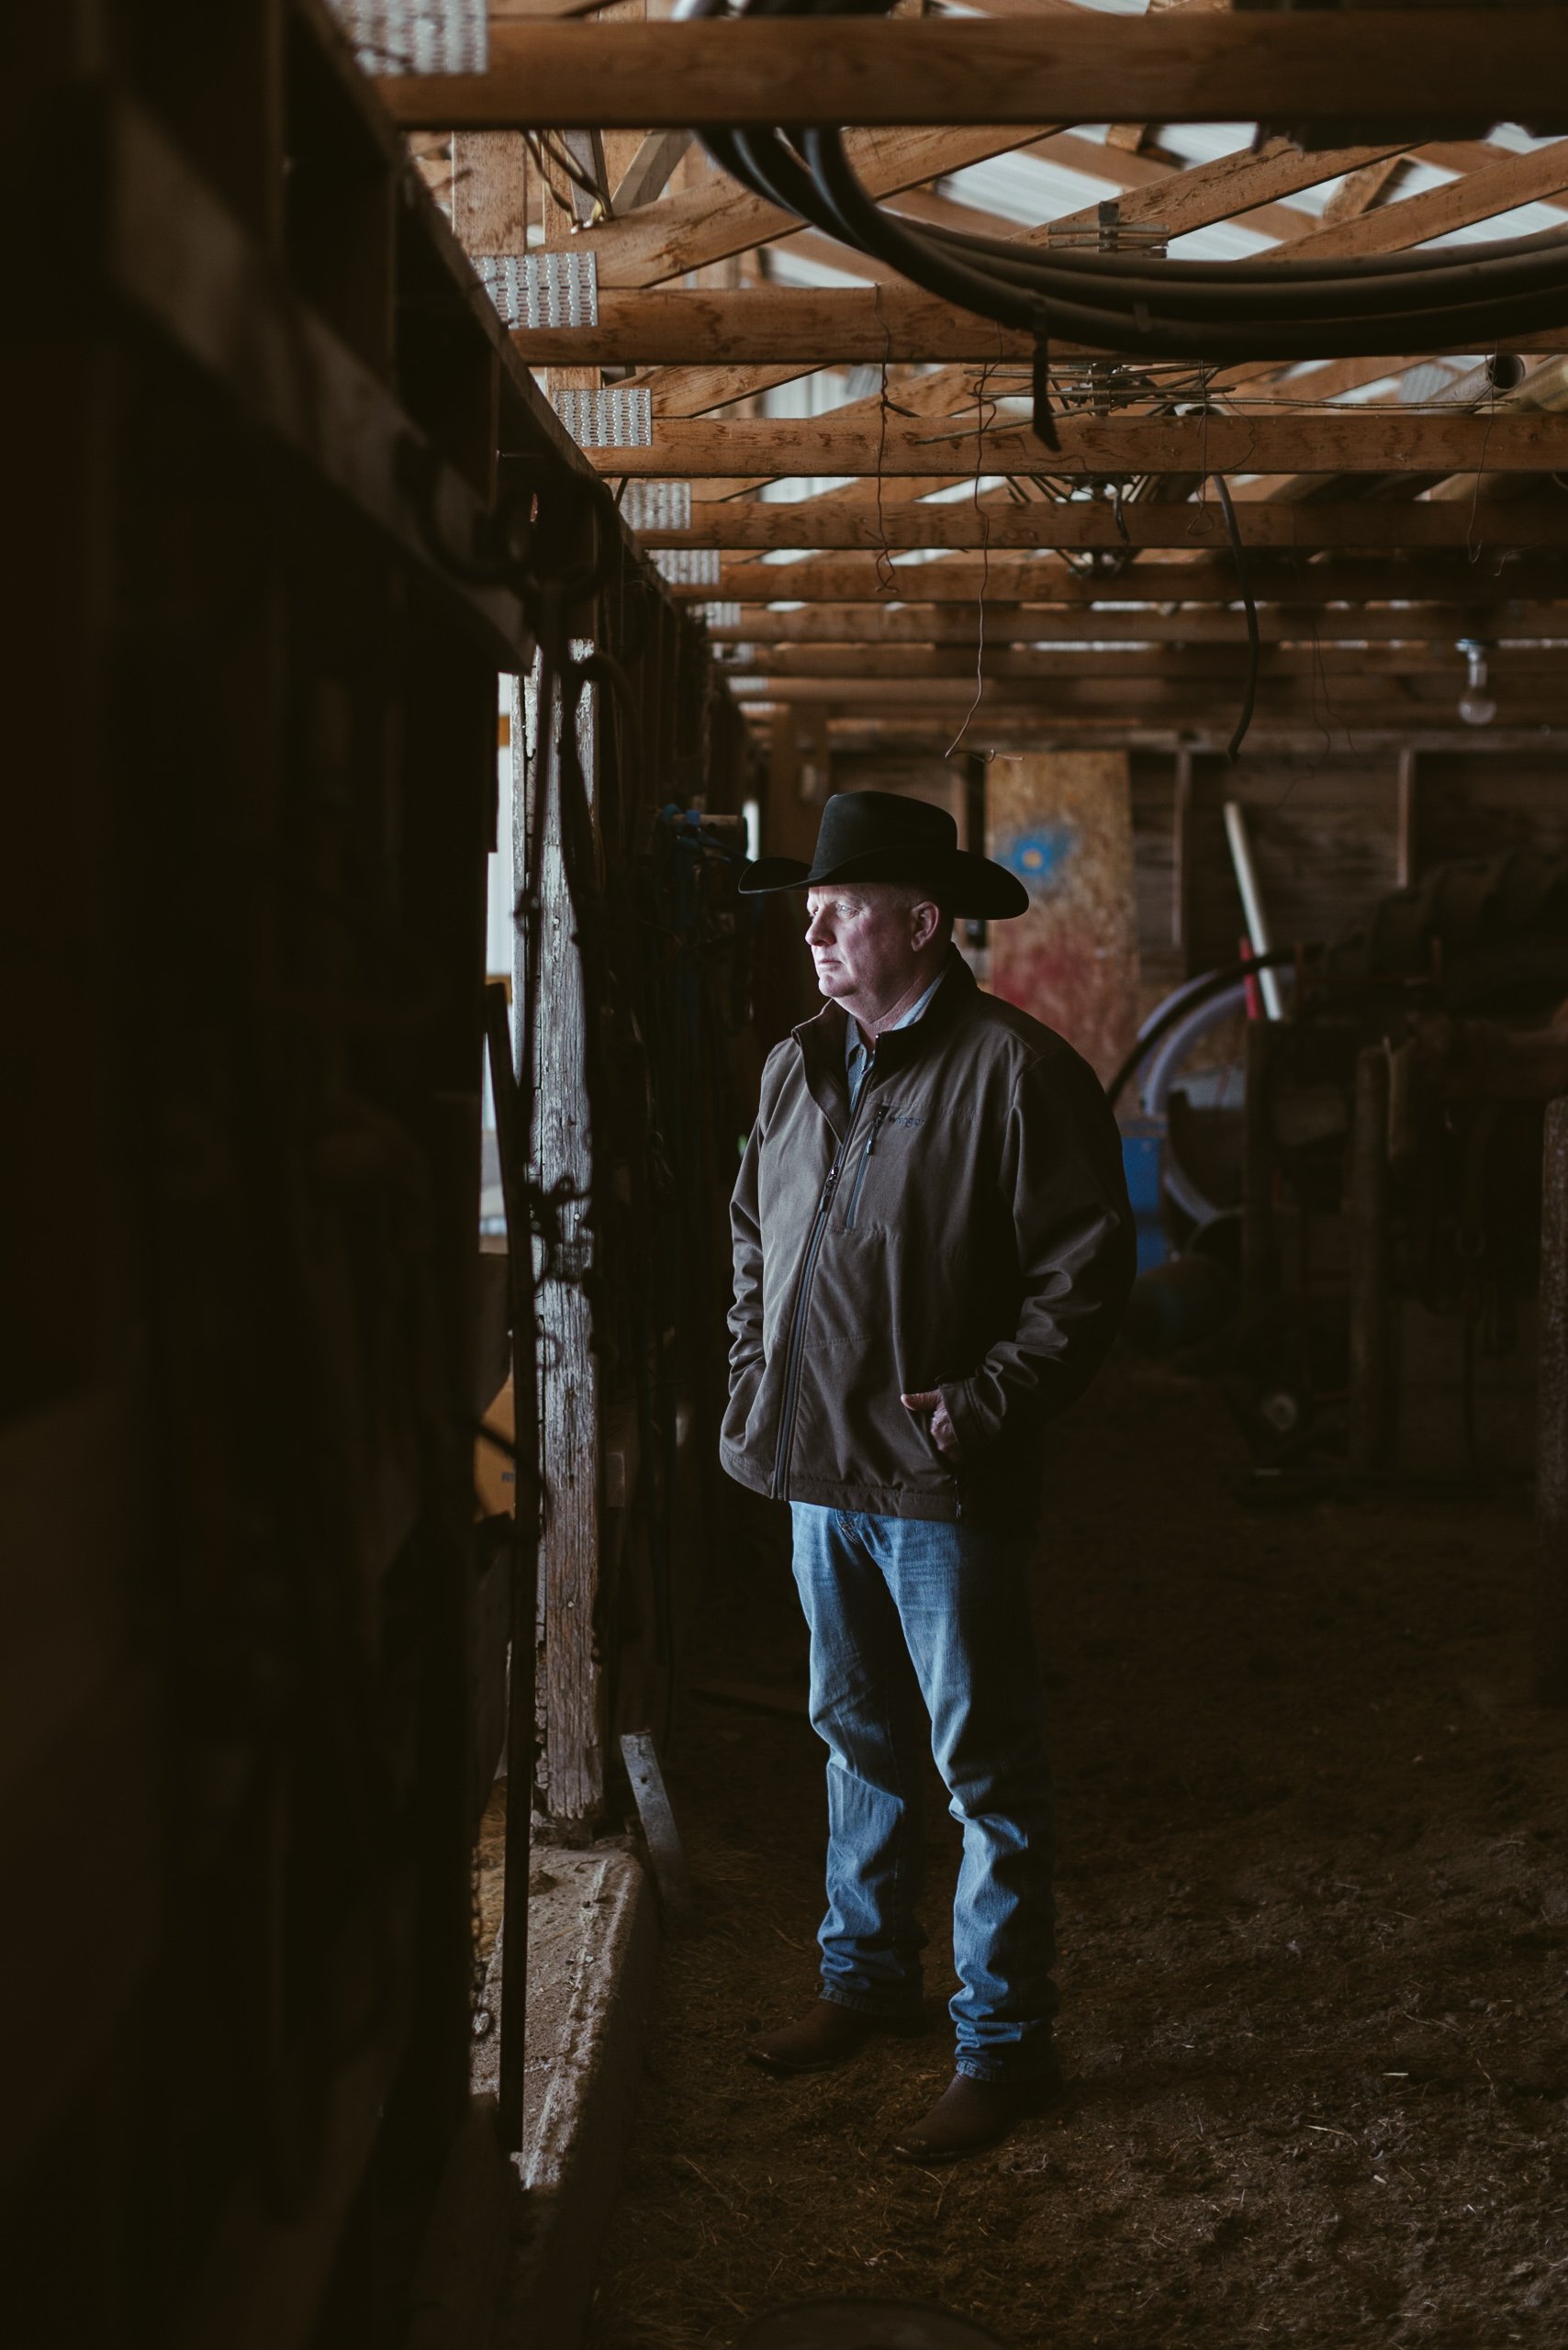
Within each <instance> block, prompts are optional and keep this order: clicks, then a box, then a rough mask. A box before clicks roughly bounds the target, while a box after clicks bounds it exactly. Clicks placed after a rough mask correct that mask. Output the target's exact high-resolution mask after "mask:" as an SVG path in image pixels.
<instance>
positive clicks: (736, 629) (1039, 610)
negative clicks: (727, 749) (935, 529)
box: [708, 580, 1568, 656]
mask: <svg viewBox="0 0 1568 2350" xmlns="http://www.w3.org/2000/svg"><path fill="white" fill-rule="evenodd" d="M1231 584H1232V587H1233V588H1234V585H1235V583H1234V580H1233V581H1232V583H1231ZM1483 611H1484V613H1485V620H1484V622H1483V621H1480V620H1479V619H1478V614H1480V613H1481V612H1483ZM980 625H981V623H980V610H979V599H978V597H977V598H973V599H970V600H969V602H967V603H964V604H899V605H893V606H888V605H885V604H819V605H811V604H808V605H806V606H804V607H803V608H802V609H801V610H799V611H779V612H775V611H768V610H748V611H747V612H746V614H745V617H744V618H743V619H741V620H738V621H719V622H716V623H713V624H711V625H710V628H709V631H708V633H709V636H710V638H711V640H712V642H713V643H716V644H749V645H783V644H815V645H826V644H836V645H856V646H863V647H864V646H873V645H900V646H909V645H920V646H926V645H938V644H964V645H973V644H975V643H977V642H978V641H979V636H980ZM1483 628H1484V632H1485V633H1486V634H1487V635H1488V636H1489V637H1491V638H1493V639H1494V640H1495V642H1498V643H1508V644H1525V643H1553V644H1556V645H1557V646H1559V647H1561V648H1562V652H1563V654H1564V655H1565V656H1568V601H1565V602H1563V603H1561V604H1523V605H1518V606H1515V607H1512V608H1510V609H1508V610H1503V609H1501V608H1500V607H1497V606H1491V607H1485V606H1478V605H1471V604H1422V605H1418V606H1417V607H1415V608H1414V609H1413V610H1402V611H1394V610H1389V609H1388V608H1387V607H1386V606H1380V607H1374V608H1373V609H1372V610H1369V609H1368V608H1367V607H1365V606H1364V605H1362V606H1358V607H1357V608H1356V609H1354V610H1332V609H1325V608H1324V606H1322V605H1321V604H1275V605H1266V606H1265V607H1264V608H1263V610H1261V611H1260V615H1259V630H1260V635H1261V636H1262V638H1263V641H1264V642H1265V643H1274V644H1282V643H1284V644H1288V643H1321V644H1347V643H1368V642H1371V643H1401V644H1411V645H1431V644H1447V645H1450V646H1451V645H1452V644H1453V643H1454V642H1455V641H1456V640H1457V639H1458V638H1459V637H1462V636H1467V635H1474V634H1477V633H1479V632H1481V631H1482V630H1483ZM984 631H985V642H986V643H988V644H1083V643H1095V644H1112V643H1123V644H1229V645H1245V644H1246V643H1247V629H1246V623H1245V621H1244V619H1243V616H1242V614H1241V613H1240V611H1239V610H1234V609H1221V608H1217V607H1216V608H1212V609H1208V610H1203V609H1198V610H1194V609H1193V608H1192V607H1187V608H1184V609H1183V610H1181V611H1174V612H1159V611H1155V610H1150V609H1148V607H1145V608H1144V609H1143V610H1137V611H1119V610H1097V611H1093V612H1092V613H1088V614H1086V613H1084V612H1083V611H1081V610H1079V611H1073V610H1068V609H1065V608H1063V607H1061V606H1058V605H1053V604H1008V603H1005V602H999V601H997V600H995V599H992V598H991V596H989V595H988V596H987V597H986V599H985V616H984Z"/></svg>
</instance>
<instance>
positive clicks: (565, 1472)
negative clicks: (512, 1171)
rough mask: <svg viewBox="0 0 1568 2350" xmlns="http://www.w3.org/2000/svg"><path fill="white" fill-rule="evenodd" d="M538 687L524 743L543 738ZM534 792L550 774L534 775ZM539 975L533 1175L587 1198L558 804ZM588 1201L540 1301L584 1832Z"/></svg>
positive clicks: (593, 1763) (598, 1771)
mask: <svg viewBox="0 0 1568 2350" xmlns="http://www.w3.org/2000/svg"><path fill="white" fill-rule="evenodd" d="M536 693H537V688H536V687H534V686H531V688H530V695H529V701H530V708H531V720H530V725H529V734H530V737H531V739H532V737H533V735H534V729H533V726H532V702H533V699H534V697H535V695H536ZM589 707H590V698H589V697H588V695H585V697H584V700H583V704H582V705H581V710H582V717H581V720H580V723H581V725H582V726H583V728H584V730H585V732H584V734H583V735H581V736H580V737H579V747H580V751H581V755H582V757H583V764H584V768H585V771H586V773H587V775H588V778H589V784H590V789H591V782H592V776H593V743H592V736H591V731H590V730H591V721H590V718H589ZM530 782H531V789H534V790H537V789H540V786H541V778H540V777H539V775H538V773H537V771H535V773H534V774H533V775H532V778H530ZM539 892H540V913H539V921H540V923H541V927H542V938H541V950H542V955H543V969H544V970H545V971H546V972H547V973H548V974H549V987H548V991H547V1002H546V1003H545V1005H544V1006H543V1016H542V1017H541V1020H540V1024H539V1036H538V1045H537V1051H538V1061H537V1069H538V1093H537V1101H536V1108H535V1113H534V1115H535V1123H534V1164H535V1180H536V1181H537V1182H538V1183H539V1184H540V1185H541V1186H542V1187H543V1189H544V1190H546V1191H548V1190H549V1189H550V1188H551V1187H552V1186H553V1185H554V1184H556V1183H565V1184H566V1185H569V1186H570V1187H571V1188H572V1189H573V1190H574V1191H577V1192H586V1190H587V1187H588V1178H589V1170H590V1168H591V1165H592V1151H593V1136H592V1132H591V1128H590V1125H589V1114H588V1098H587V1094H586V1092H585V1091H584V1086H583V1065H584V1060H585V1057H586V1053H587V1040H588V1002H587V991H586V985H585V979H584V973H583V963H582V956H581V952H580V950H579V948H578V946H577V925H576V916H575V913H574V911H573V907H572V901H571V897H570V893H569V891H568V889H567V885H566V861H565V857H564V855H563V851H562V843H561V832H560V822H559V804H558V802H556V803H554V805H553V806H552V809H551V812H550V815H549V819H548V825H547V831H546V835H545V845H544V859H543V873H542V874H541V876H540V878H539ZM586 1211H587V1202H586V1200H577V1201H575V1202H569V1203H567V1204H566V1206H564V1207H563V1209H562V1211H561V1225H560V1230H561V1240H562V1251H561V1257H560V1259H559V1262H558V1264H557V1265H556V1266H550V1265H546V1267H545V1269H544V1275H543V1280H542V1281H541V1282H540V1286H539V1292H538V1316H539V1343H540V1358H539V1361H540V1371H539V1418H540V1459H541V1469H542V1473H543V1486H544V1522H543V1534H542V1539H541V1543H540V1567H541V1585H542V1591H543V1616H544V1660H545V1668H546V1670H545V1677H544V1723H543V1729H544V1761H543V1777H544V1788H545V1800H546V1803H547V1805H548V1807H549V1811H550V1815H551V1817H552V1818H554V1819H557V1820H562V1821H565V1822H566V1823H568V1824H572V1825H578V1824H585V1823H588V1822H590V1821H592V1820H593V1819H595V1818H597V1817H598V1816H599V1812H600V1811H601V1810H602V1808H603V1805H604V1772H605V1738H606V1718H605V1707H606V1695H605V1685H604V1668H603V1662H602V1659H601V1658H600V1655H599V1623H598V1612H599V1450H600V1434H601V1425H600V1424H601V1415H600V1411H599V1363H598V1359H597V1357H596V1356H595V1354H594V1351H593V1315H592V1310H591V1307H590V1305H589V1303H588V1294H587V1292H586V1291H585V1290H584V1288H583V1286H582V1284H581V1282H580V1281H577V1280H574V1279H572V1278H570V1277H569V1271H570V1268H571V1266H572V1261H573V1259H574V1258H575V1257H576V1256H577V1253H578V1252H580V1250H581V1249H582V1248H585V1247H587V1246H588V1245H589V1243H588V1232H587V1228H586V1223H585V1217H586Z"/></svg>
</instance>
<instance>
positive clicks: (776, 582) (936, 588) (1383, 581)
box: [671, 549, 1568, 610]
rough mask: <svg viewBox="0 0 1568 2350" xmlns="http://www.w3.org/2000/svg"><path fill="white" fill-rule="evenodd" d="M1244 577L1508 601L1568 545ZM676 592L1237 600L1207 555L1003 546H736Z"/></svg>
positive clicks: (736, 599) (1261, 564) (1294, 563)
mask: <svg viewBox="0 0 1568 2350" xmlns="http://www.w3.org/2000/svg"><path fill="white" fill-rule="evenodd" d="M889 581H891V583H892V584H891V586H890V587H889V585H888V584H887V583H888V582H889ZM1248 582H1249V586H1250V588H1251V589H1252V593H1253V595H1254V597H1255V598H1256V599H1257V600H1258V602H1259V604H1260V605H1261V606H1263V607H1265V608H1266V607H1267V606H1268V605H1270V604H1273V603H1283V604H1289V605H1293V606H1294V605H1302V604H1313V605H1317V604H1330V603H1349V604H1362V603H1365V602H1368V601H1373V602H1378V603H1387V602H1389V601H1391V600H1394V599H1397V600H1400V601H1406V602H1414V601H1416V600H1417V599H1421V600H1426V601H1430V602H1448V603H1452V604H1455V605H1466V606H1468V605H1474V606H1477V607H1481V606H1489V605H1495V604H1497V603H1498V602H1499V601H1504V600H1509V601H1515V602H1518V601H1522V600H1524V599H1549V598H1551V599H1557V598H1565V597H1568V554H1560V555H1557V556H1552V555H1551V554H1536V555H1531V556H1528V557H1523V558H1521V557H1519V556H1517V555H1512V554H1507V555H1500V554H1496V553H1489V554H1486V555H1484V556H1483V557H1482V558H1481V559H1480V560H1478V561H1475V562H1472V561H1471V559H1470V554H1469V551H1468V549H1466V550H1463V551H1460V552H1457V553H1449V554H1442V553H1434V554H1422V555H1419V556H1412V557H1406V556H1397V557H1394V558H1393V559H1392V560H1391V559H1390V558H1388V557H1387V556H1385V555H1383V556H1374V557H1372V558H1371V559H1366V558H1362V559H1360V560H1356V559H1350V558H1344V559H1340V560H1338V561H1336V562H1332V563H1321V562H1313V561H1311V560H1309V559H1307V558H1306V557H1305V556H1302V557H1282V556H1280V555H1278V554H1260V556H1259V557H1258V559H1257V560H1256V561H1255V562H1252V563H1250V564H1249V565H1248ZM671 592H672V593H673V594H674V596H675V597H676V598H677V599H678V601H682V602H692V601H696V600H700V599H708V598H711V597H713V596H719V597H722V599H724V600H725V601H726V602H730V603H738V604H743V605H746V604H757V603H764V604H766V603H773V602H777V601H781V600H785V599H788V600H790V601H794V600H795V599H803V600H805V601H808V602H810V603H813V604H828V605H831V604H834V603H861V602H865V601H868V600H879V601H881V602H884V603H886V602H890V601H892V600H894V599H897V600H898V601H901V602H906V603H912V604H915V603H918V604H938V605H941V604H954V603H964V604H967V605H969V607H970V609H971V610H972V609H973V607H974V605H975V603H976V600H977V599H978V598H980V596H982V595H983V596H985V597H986V599H988V602H993V603H996V604H1006V603H1009V602H1013V603H1036V604H1051V605H1056V606H1059V607H1063V608H1066V609H1069V610H1077V609H1080V608H1081V607H1083V606H1086V605H1095V604H1104V603H1112V604H1120V603H1127V602H1129V601H1135V600H1140V599H1141V600H1142V601H1144V602H1146V603H1149V604H1155V605H1160V604H1168V605H1182V606H1193V605H1205V604H1206V605H1213V604H1235V603H1236V602H1238V587H1237V580H1236V572H1235V568H1234V566H1233V565H1231V564H1230V563H1229V562H1228V561H1226V562H1216V561H1215V560H1214V559H1213V558H1212V557H1207V556H1204V557H1200V558H1199V559H1197V560H1195V561H1193V562H1191V563H1182V564H1178V563H1159V562H1138V563H1135V564H1131V565H1127V566H1126V568H1125V569H1124V570H1122V571H1120V572H1117V573H1114V574H1112V573H1108V572H1087V571H1074V570H1071V569H1070V567H1069V566H1068V565H1067V564H1065V563H1064V562H1062V561H1060V560H1059V559H1058V558H1057V557H1055V556H1050V555H1037V556H1023V557H1020V556H1017V555H1009V554H995V555H993V556H991V558H990V559H989V560H987V561H985V562H983V563H982V562H981V561H980V558H979V556H977V555H965V554H958V555H946V556H944V557H942V558H941V559H940V560H939V561H936V562H933V563H908V564H896V565H893V566H892V569H891V571H890V572H889V571H888V570H887V569H886V568H885V567H884V566H883V565H882V564H881V560H880V556H879V553H874V552H868V553H865V554H841V555H836V556H820V557H814V558H808V559H807V560H806V561H805V562H803V563H790V564H763V563H753V562H748V561H746V560H745V558H744V557H737V558H736V559H735V560H734V561H733V562H730V563H726V564H725V565H723V566H722V570H721V572H720V576H719V584H718V586H717V588H699V587H687V588H674V589H672V591H671Z"/></svg>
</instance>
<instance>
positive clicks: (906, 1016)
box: [844, 963, 947, 1078]
mask: <svg viewBox="0 0 1568 2350" xmlns="http://www.w3.org/2000/svg"><path fill="white" fill-rule="evenodd" d="M946 976H947V966H946V963H944V964H943V966H942V968H941V969H940V970H939V971H938V972H937V974H936V977H935V979H933V980H932V982H931V985H930V986H929V987H928V988H927V989H926V990H925V992H924V995H922V996H917V997H916V999H915V1001H914V1002H913V1003H912V1004H911V1005H910V1008H909V1010H908V1011H907V1012H906V1013H902V1014H901V1016H900V1017H899V1018H898V1019H897V1020H894V1021H891V1022H890V1024H889V1027H888V1029H885V1030H884V1031H883V1034H884V1035H887V1034H890V1031H891V1030H892V1029H894V1028H913V1025H914V1024H915V1022H916V1021H917V1020H918V1019H920V1018H921V1016H922V1015H923V1013H925V1012H926V1011H927V1010H928V1009H929V1007H930V1003H931V999H932V997H933V996H934V995H935V992H936V990H937V989H938V988H939V987H940V986H941V984H942V982H943V980H944V979H946ZM866 1056H867V1046H866V1039H865V1037H864V1035H862V1034H861V1031H860V1024H859V1022H858V1021H857V1020H856V1018H855V1017H854V1015H853V1014H850V1015H849V1016H848V1017H847V1018H846V1022H845V1029H844V1065H845V1067H846V1069H848V1070H849V1072H850V1075H851V1077H852V1078H855V1077H857V1063H858V1062H861V1061H863V1060H864V1059H865V1058H866Z"/></svg>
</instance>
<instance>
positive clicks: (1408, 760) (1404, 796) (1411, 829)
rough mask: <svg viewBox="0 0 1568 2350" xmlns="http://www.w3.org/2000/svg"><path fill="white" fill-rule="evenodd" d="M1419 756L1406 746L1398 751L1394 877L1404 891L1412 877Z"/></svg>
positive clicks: (1414, 861)
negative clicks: (1397, 807) (1397, 811)
mask: <svg viewBox="0 0 1568 2350" xmlns="http://www.w3.org/2000/svg"><path fill="white" fill-rule="evenodd" d="M1419 756H1420V754H1419V753H1418V752H1417V751H1412V750H1409V749H1406V750H1403V751H1401V752H1400V754H1399V815H1398V819H1397V822H1398V833H1397V835H1396V837H1395V840H1394V883H1395V886H1396V887H1397V888H1399V889H1401V890H1408V889H1409V887H1410V884H1411V883H1412V882H1413V881H1414V880H1415V878H1416V870H1417V823H1418V822H1419V803H1418V801H1417V789H1418V777H1417V759H1418V758H1419Z"/></svg>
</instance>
